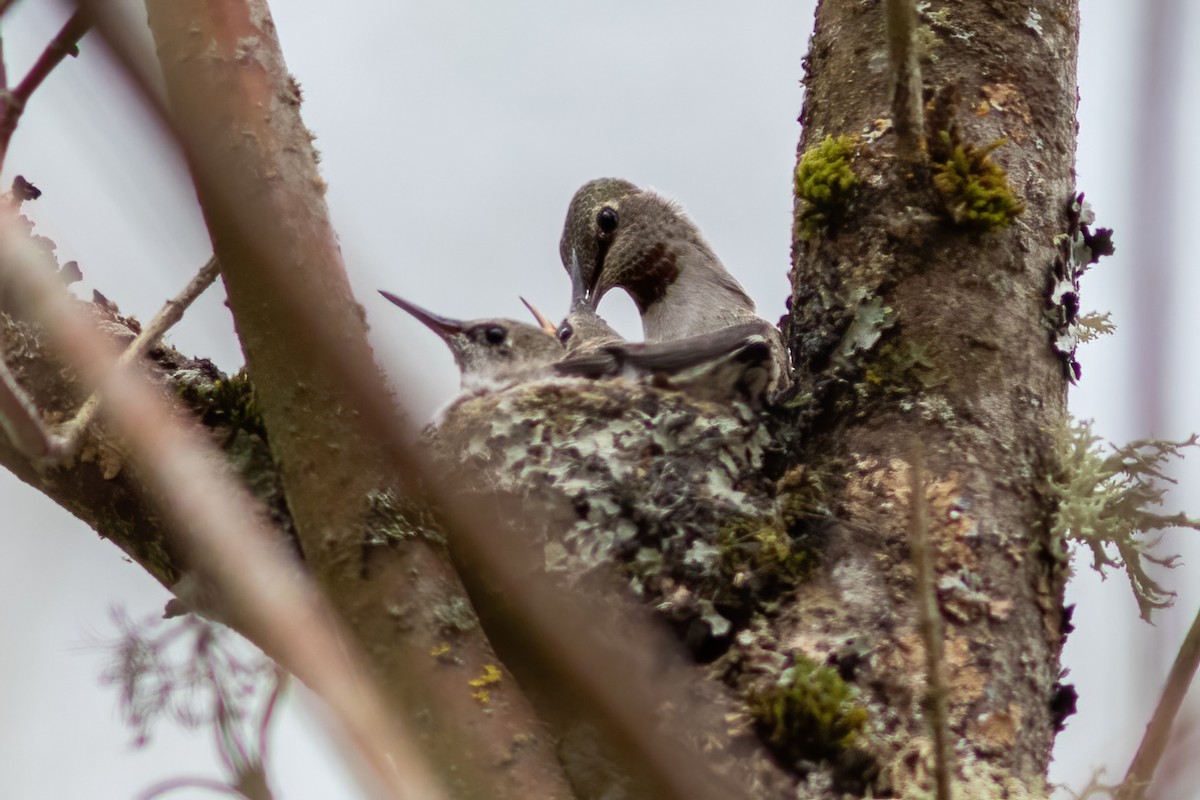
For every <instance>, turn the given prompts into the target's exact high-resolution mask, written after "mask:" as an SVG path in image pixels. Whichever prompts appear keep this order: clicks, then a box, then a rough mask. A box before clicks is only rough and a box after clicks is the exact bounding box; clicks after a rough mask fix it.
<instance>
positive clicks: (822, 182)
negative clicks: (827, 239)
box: [795, 136, 858, 240]
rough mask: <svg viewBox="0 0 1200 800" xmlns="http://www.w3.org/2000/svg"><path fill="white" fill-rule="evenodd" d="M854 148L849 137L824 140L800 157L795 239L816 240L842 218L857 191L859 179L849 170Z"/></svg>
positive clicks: (797, 178) (797, 179) (853, 140)
mask: <svg viewBox="0 0 1200 800" xmlns="http://www.w3.org/2000/svg"><path fill="white" fill-rule="evenodd" d="M855 144H856V139H855V138H854V137H852V136H838V137H836V138H834V137H833V136H826V137H825V141H823V142H821V143H820V144H819V145H817V146H815V147H810V148H809V149H808V150H807V151H806V152H805V153H804V155H803V156H801V157H800V163H799V164H798V165H797V166H796V175H795V191H796V197H798V198H799V199H800V200H802V201H803V202H804V205H803V208H801V209H800V211H799V213H798V214H797V217H796V235H797V237H798V238H800V239H804V240H808V239H813V238H816V236H817V235H818V234H819V233H820V232H821V231H822V230H823V229H828V228H833V227H836V226H837V225H839V224H840V223H841V221H842V220H843V219H844V218H845V216H846V212H847V211H848V210H849V207H850V203H851V201H852V200H853V199H854V195H855V193H856V192H857V189H858V177H857V176H856V175H855V174H854V170H853V169H852V168H851V166H850V163H851V159H852V158H853V156H854V146H855Z"/></svg>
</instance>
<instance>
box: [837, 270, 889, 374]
mask: <svg viewBox="0 0 1200 800" xmlns="http://www.w3.org/2000/svg"><path fill="white" fill-rule="evenodd" d="M847 305H848V306H850V305H852V306H854V319H853V320H851V322H850V327H848V328H847V329H846V332H845V333H844V334H842V339H841V341H840V342H838V346H837V349H836V350H834V352H833V356H832V358H833V361H834V363H835V364H837V365H838V366H840V367H843V368H850V367H853V366H855V361H856V357H857V356H858V354H859V353H866V352H869V351H870V350H871V348H873V347H874V346H875V344H876V343H877V342H878V341H879V337H880V336H882V335H883V333H884V331H886V330H887V329H888V328H891V327H892V326H893V325H894V324H895V314H894V313H893V312H892V309H891V307H890V306H885V305H884V304H883V300H881V299H880V298H879V297H878V296H876V295H872V296H868V294H867V291H866V290H865V289H856V290H855V291H853V292H852V293H851V295H850V298H849V301H848V302H847Z"/></svg>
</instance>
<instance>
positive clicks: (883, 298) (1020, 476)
mask: <svg viewBox="0 0 1200 800" xmlns="http://www.w3.org/2000/svg"><path fill="white" fill-rule="evenodd" d="M921 22H922V26H921V28H920V31H919V36H920V38H921V41H922V42H923V45H924V47H925V53H924V58H923V64H922V68H923V71H924V86H925V92H926V98H927V100H928V101H929V103H928V108H929V110H930V114H929V120H928V126H927V131H926V135H927V137H928V138H927V141H929V142H930V160H929V162H927V164H926V166H924V167H921V166H917V167H915V168H914V167H912V166H911V165H910V164H906V163H903V162H902V161H901V160H899V159H897V158H896V157H895V153H894V150H893V148H894V142H893V136H892V135H891V133H890V132H886V126H885V125H880V124H879V123H878V121H879V120H881V119H886V118H887V116H888V114H889V98H890V90H889V80H890V75H889V72H888V70H887V63H888V62H887V58H886V55H887V53H886V49H885V45H884V36H883V26H884V20H883V15H882V9H881V8H880V6H879V4H875V3H863V2H854V1H852V0H825V2H822V3H821V4H820V6H819V8H818V11H817V25H816V32H815V34H814V37H813V41H812V49H811V52H810V54H809V59H808V75H807V79H806V82H805V85H806V87H807V95H806V100H805V107H804V111H803V115H802V122H803V128H804V135H803V138H802V140H801V144H800V148H799V151H800V154H801V156H803V154H804V153H805V152H807V151H809V150H810V149H811V148H815V147H816V146H817V145H819V144H820V143H821V142H822V140H823V139H824V138H825V137H826V136H829V135H834V136H837V135H852V136H857V138H856V139H855V141H854V144H853V150H854V156H853V158H852V159H851V166H852V169H853V171H854V174H855V176H856V177H857V186H858V192H857V195H856V196H855V197H854V198H853V200H852V201H851V202H850V203H849V204H848V205H847V206H846V207H845V208H844V209H842V210H841V211H842V216H841V217H840V218H838V219H836V220H835V221H834V222H833V223H832V224H829V225H827V226H825V227H824V228H823V229H821V230H819V231H815V230H814V229H813V228H811V227H809V228H807V229H805V227H804V226H803V225H801V224H798V226H797V236H796V239H795V248H794V268H795V271H794V274H793V286H794V295H793V298H792V306H791V310H792V319H791V324H790V328H789V336H790V341H791V345H792V347H793V352H794V353H795V355H796V358H797V362H798V364H800V365H802V366H803V367H805V368H806V369H807V370H808V371H810V372H811V373H812V374H813V375H814V376H815V377H814V378H813V380H812V384H811V388H812V390H813V391H814V393H815V398H816V403H815V408H813V409H810V412H811V413H813V414H814V415H815V417H816V422H815V423H814V424H810V425H809V426H808V427H807V428H806V429H805V431H804V436H805V437H806V438H807V441H806V442H805V443H804V447H803V453H804V455H802V456H801V461H803V462H805V463H807V464H808V465H809V468H810V469H811V468H817V469H823V470H825V471H827V472H829V473H832V474H835V475H837V477H838V478H839V480H838V481H837V482H836V484H835V486H836V488H835V489H834V490H833V491H832V492H831V493H830V495H829V496H828V497H827V499H826V502H827V504H828V506H829V507H830V508H831V509H832V519H831V521H830V523H829V526H828V536H829V541H830V547H829V550H828V551H827V552H826V553H825V556H824V562H823V565H822V569H821V579H819V580H816V581H814V582H813V583H811V584H810V585H809V586H807V587H805V588H803V589H802V590H801V592H800V595H799V597H798V598H797V601H796V603H795V605H794V608H793V616H794V619H793V620H792V622H791V623H790V625H788V626H785V627H784V628H782V629H781V630H780V631H779V633H780V638H781V640H782V641H785V642H792V643H793V644H792V646H793V647H796V648H798V649H800V650H801V651H803V652H806V653H807V654H809V655H810V656H811V657H813V658H817V659H821V660H824V659H831V660H833V661H835V662H839V663H840V662H841V661H843V660H844V659H848V658H849V659H851V660H852V661H853V662H854V667H853V668H850V669H849V671H850V672H852V673H853V682H854V683H855V684H856V685H857V686H859V687H860V688H861V689H862V690H863V691H865V692H866V693H867V696H868V697H869V698H870V705H869V707H870V709H871V711H872V714H873V716H874V717H875V719H876V721H877V722H878V723H882V727H881V729H879V730H877V731H876V735H877V736H879V738H878V739H877V740H876V741H875V742H873V743H872V745H873V748H878V751H877V752H878V755H879V756H881V757H882V761H881V763H880V766H881V767H883V768H884V769H885V770H886V772H887V773H888V774H887V775H886V776H885V777H886V778H887V782H889V783H891V784H893V785H895V786H896V787H897V788H900V789H903V788H904V787H905V786H906V785H909V784H910V783H911V782H912V781H914V780H916V779H917V778H916V776H917V775H918V774H919V773H920V772H921V771H922V770H923V769H927V768H928V765H927V764H918V763H916V761H915V760H913V759H912V755H913V754H914V753H919V752H920V750H921V749H922V747H923V745H920V744H919V743H922V742H924V741H926V740H927V739H928V732H927V729H926V728H925V722H924V720H923V714H922V712H921V702H920V701H921V697H922V694H923V691H924V679H923V668H922V663H923V658H924V655H923V652H924V646H923V644H922V641H921V639H920V637H919V636H918V635H917V629H916V611H915V602H914V598H915V590H914V586H913V571H912V567H911V563H910V558H909V547H908V543H907V537H906V531H905V526H906V521H907V517H908V514H909V505H910V498H909V496H908V495H909V489H908V487H909V483H910V482H909V479H908V477H907V475H906V472H907V470H908V469H909V467H908V461H909V458H910V454H911V452H912V447H913V443H914V442H919V443H920V446H921V448H922V449H923V450H924V452H925V457H926V462H927V465H928V470H929V474H928V476H927V483H928V486H929V490H928V493H927V502H928V503H929V508H930V514H931V516H930V519H931V530H930V536H931V539H932V547H933V554H934V567H935V581H936V584H937V587H938V591H939V599H940V603H941V613H942V617H943V619H944V621H945V623H946V631H945V645H946V659H947V663H946V668H947V673H948V675H949V676H950V686H949V696H948V704H949V720H950V728H951V730H952V733H953V736H954V741H955V742H956V747H955V751H956V758H957V759H958V760H959V762H960V766H959V775H958V777H959V780H963V781H966V782H967V783H968V785H971V786H974V785H977V784H976V783H975V781H977V780H994V781H995V782H996V783H998V784H1001V785H1010V783H1011V782H1012V781H1013V780H1014V779H1015V782H1016V783H1017V784H1018V785H1021V786H1023V787H1025V788H1026V789H1027V790H1037V789H1038V788H1039V787H1040V786H1041V784H1042V781H1043V780H1044V776H1045V774H1046V769H1047V765H1048V762H1049V755H1050V749H1051V745H1052V743H1053V739H1054V734H1055V726H1056V723H1057V722H1058V720H1057V719H1055V717H1054V714H1053V713H1052V710H1051V703H1052V700H1053V699H1054V697H1055V692H1056V689H1057V685H1056V682H1057V679H1058V677H1059V651H1060V647H1061V640H1062V636H1063V634H1064V631H1063V627H1064V625H1063V609H1062V589H1063V581H1064V577H1065V576H1064V572H1063V570H1062V567H1061V565H1060V564H1059V563H1058V562H1057V561H1056V559H1055V557H1054V556H1053V555H1052V548H1051V543H1050V541H1049V536H1048V527H1047V520H1048V518H1049V515H1050V513H1051V512H1052V510H1053V509H1052V506H1051V501H1050V500H1049V499H1048V498H1047V497H1046V496H1045V494H1044V484H1043V477H1042V476H1045V475H1046V474H1048V470H1050V469H1052V466H1053V455H1052V446H1051V442H1050V440H1049V438H1048V433H1047V432H1048V430H1050V429H1052V428H1055V427H1061V426H1062V425H1063V423H1064V415H1065V400H1066V380H1065V376H1064V364H1063V362H1062V360H1061V359H1060V357H1059V355H1058V354H1057V353H1056V352H1055V351H1054V349H1053V348H1052V346H1051V331H1050V328H1049V327H1048V325H1047V323H1046V322H1045V319H1046V314H1047V311H1048V309H1049V305H1048V303H1049V300H1048V292H1049V287H1050V286H1051V284H1052V282H1053V265H1054V262H1055V259H1056V255H1057V253H1056V249H1055V247H1056V245H1055V236H1056V234H1060V233H1064V232H1065V231H1066V230H1067V227H1068V220H1067V216H1066V212H1067V208H1068V205H1069V202H1070V200H1071V198H1072V195H1073V191H1074V184H1073V171H1072V169H1073V159H1074V136H1075V116H1074V115H1075V102H1076V95H1075V61H1076V43H1077V33H1078V27H1077V10H1076V8H1075V7H1074V5H1073V4H1067V5H1063V4H1048V3H1035V4H1033V5H1032V6H1031V5H1030V4H1028V3H1025V4H1022V3H1013V2H995V1H989V2H970V3H953V4H944V6H942V7H939V8H936V9H934V8H929V9H927V10H926V11H925V13H924V15H923V18H922V20H921ZM952 127H956V128H957V133H956V136H957V137H958V139H959V140H961V141H962V142H966V143H970V144H973V145H974V146H976V147H986V146H987V145H989V143H992V142H993V141H995V140H999V139H1007V140H1008V143H1007V144H1005V145H1003V146H1001V147H999V148H998V149H997V150H995V151H994V152H993V153H992V154H991V157H992V158H993V159H994V160H995V161H996V162H998V163H999V164H1000V165H1001V166H1003V168H1004V169H1005V170H1006V171H1007V178H1008V185H1009V186H1010V187H1011V188H1012V190H1013V191H1014V193H1015V194H1016V195H1017V196H1018V198H1019V199H1020V200H1021V201H1023V202H1024V204H1025V212H1024V214H1023V215H1021V216H1019V217H1018V218H1017V219H1016V220H1015V222H1014V223H1013V224H1012V225H1010V226H1008V227H1004V228H1001V229H997V230H982V229H980V228H979V227H971V226H969V225H965V224H956V223H955V222H954V221H953V220H952V219H951V215H950V214H948V213H947V209H946V201H945V198H944V197H943V196H942V195H941V194H939V192H938V190H937V189H936V188H935V186H934V183H933V181H932V173H934V172H936V161H937V159H938V157H939V156H941V155H944V154H943V153H940V152H939V148H941V147H943V146H944V143H945V140H944V139H942V131H948V130H949V129H951V128H952ZM881 130H883V131H884V132H883V133H882V135H878V134H879V132H880V131H881ZM806 208H807V204H806V203H805V201H804V200H801V199H798V201H797V215H798V219H800V220H803V219H804V215H805V214H806ZM808 213H811V212H808ZM864 325H865V326H867V327H868V328H872V330H871V333H873V334H874V335H878V336H879V338H878V340H877V341H874V343H873V344H870V345H869V346H864V347H858V346H857V342H862V341H868V340H870V337H869V336H868V337H867V339H866V340H863V339H861V338H859V339H858V340H857V341H852V340H854V339H855V337H862V335H863V332H864ZM821 465H824V466H823V467H822V466H821ZM906 759H907V760H906ZM917 760H919V759H917Z"/></svg>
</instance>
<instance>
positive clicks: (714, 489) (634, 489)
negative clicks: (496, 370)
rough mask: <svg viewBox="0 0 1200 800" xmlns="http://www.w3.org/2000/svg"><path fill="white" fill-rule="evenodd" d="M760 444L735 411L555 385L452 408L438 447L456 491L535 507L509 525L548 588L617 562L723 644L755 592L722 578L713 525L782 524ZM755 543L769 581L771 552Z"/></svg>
mask: <svg viewBox="0 0 1200 800" xmlns="http://www.w3.org/2000/svg"><path fill="white" fill-rule="evenodd" d="M769 442H770V436H769V433H768V432H767V430H766V429H765V427H764V426H763V425H762V424H761V421H760V418H759V416H758V414H757V412H755V411H753V410H751V409H750V408H749V407H747V406H745V405H742V404H737V403H735V404H732V405H718V404H713V403H707V402H703V401H698V400H696V399H694V398H691V397H689V396H688V395H686V394H682V393H678V392H672V391H667V390H660V389H657V388H653V387H647V386H641V385H636V384H630V383H625V382H616V381H612V382H582V381H581V382H573V381H562V380H553V381H546V382H535V383H529V384H524V385H522V386H519V387H515V388H513V389H511V390H508V391H505V392H500V393H497V394H494V395H487V396H482V397H478V398H471V399H468V400H465V401H464V402H462V403H460V404H457V405H456V406H454V407H452V408H451V409H450V410H448V412H447V414H446V416H445V418H444V421H443V424H442V426H441V428H440V429H439V431H438V432H437V434H436V440H435V442H434V443H435V453H436V454H437V457H438V458H439V460H443V462H444V465H445V466H446V467H447V468H448V469H450V470H452V472H453V474H454V475H455V479H456V480H460V485H461V486H462V488H463V490H464V491H465V492H467V493H469V494H474V493H479V494H490V495H492V496H494V497H497V498H498V499H500V501H501V504H500V507H501V508H502V509H504V508H508V507H509V506H510V505H511V506H512V507H513V508H514V511H515V510H516V506H518V505H526V506H531V507H535V508H537V509H538V514H537V515H536V519H534V520H531V519H529V518H528V516H526V515H519V514H516V513H514V515H513V516H514V520H515V519H517V518H521V519H522V521H521V522H520V528H519V529H520V531H521V532H522V533H523V534H524V535H526V536H528V537H529V539H530V543H531V544H533V545H535V546H536V545H537V544H540V545H541V547H542V552H543V555H544V563H543V565H542V566H543V567H544V569H545V570H546V571H547V572H549V573H551V574H552V575H553V576H554V577H555V579H556V580H559V581H561V582H562V583H563V584H564V585H566V586H569V587H574V586H577V585H580V584H581V583H584V582H586V581H589V580H595V579H596V577H597V576H598V575H603V574H604V572H605V571H606V570H608V569H609V568H611V567H616V568H617V570H618V572H619V573H620V574H622V575H624V576H625V578H626V579H627V580H628V581H629V585H630V586H631V588H632V589H633V590H634V591H635V592H636V593H637V594H638V596H639V597H641V598H642V599H643V600H644V601H646V602H647V603H648V604H651V605H653V607H655V608H657V609H658V610H659V612H660V613H661V614H663V615H664V616H666V617H667V618H668V619H669V620H670V621H671V622H673V623H675V624H678V625H681V626H685V627H686V626H690V625H691V624H692V623H693V622H696V621H699V622H701V623H703V625H704V627H705V628H706V629H707V630H708V631H709V634H708V636H710V637H717V638H722V637H724V636H726V635H727V634H728V633H730V631H731V625H732V624H733V623H734V621H735V620H736V619H739V618H743V617H744V616H745V615H744V613H743V611H744V609H745V607H746V604H747V603H748V602H752V598H753V592H752V588H753V587H752V586H749V585H747V586H745V587H739V586H735V585H733V581H731V579H730V574H729V571H728V569H727V565H726V564H725V562H724V561H723V557H722V550H721V544H722V531H723V530H725V531H728V530H729V529H730V528H731V526H735V525H737V524H738V523H739V522H742V521H747V520H753V521H755V524H759V523H761V526H770V525H772V524H775V525H777V526H778V525H779V523H778V522H772V521H775V520H778V518H779V517H778V512H777V510H776V506H775V501H774V498H773V497H772V494H771V492H770V487H769V485H768V484H767V482H766V481H764V480H762V479H761V470H762V463H763V452H764V449H765V448H766V446H767V445H768V443H769ZM506 498H507V499H506ZM784 535H785V534H784ZM775 544H776V545H778V544H779V543H778V542H776V543H775ZM746 547H747V549H750V545H749V544H748V543H747V545H746ZM759 548H760V549H761V550H762V551H763V553H762V559H763V565H760V567H759V569H761V570H762V572H761V574H762V575H765V574H766V573H767V570H766V567H765V562H766V561H768V560H770V558H769V556H767V555H766V554H765V551H766V550H769V549H771V548H769V547H768V546H767V545H764V544H760V545H759ZM755 574H760V573H755ZM751 577H753V576H751ZM748 583H750V584H753V585H755V586H756V585H757V581H749V582H748Z"/></svg>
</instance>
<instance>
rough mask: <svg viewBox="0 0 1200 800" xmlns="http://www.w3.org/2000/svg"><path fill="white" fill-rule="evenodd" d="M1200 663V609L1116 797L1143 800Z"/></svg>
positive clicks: (1184, 639) (1127, 799)
mask: <svg viewBox="0 0 1200 800" xmlns="http://www.w3.org/2000/svg"><path fill="white" fill-rule="evenodd" d="M1198 665H1200V611H1198V612H1196V618H1195V619H1194V620H1192V627H1191V628H1190V629H1189V630H1188V632H1187V636H1185V637H1184V638H1183V644H1181V645H1180V646H1179V652H1178V653H1176V654H1175V663H1174V664H1172V665H1171V672H1170V674H1169V675H1167V684H1166V686H1164V687H1163V693H1162V697H1161V698H1159V701H1158V707H1157V708H1155V709H1154V716H1153V717H1152V718H1151V719H1150V724H1149V725H1147V726H1146V733H1145V735H1144V736H1143V737H1142V743H1141V745H1139V746H1138V751H1137V755H1135V756H1134V757H1133V763H1131V764H1130V765H1129V771H1128V772H1126V773H1125V780H1124V781H1122V782H1121V788H1120V789H1118V790H1117V794H1116V800H1140V798H1141V797H1142V796H1143V795H1144V794H1145V792H1146V788H1147V787H1148V786H1149V785H1150V781H1151V780H1153V778H1154V772H1155V770H1157V769H1158V764H1159V762H1160V761H1161V760H1162V757H1163V752H1164V751H1165V750H1166V749H1167V744H1168V743H1169V741H1170V735H1171V728H1172V726H1173V725H1174V723H1175V717H1176V715H1177V714H1179V709H1180V708H1181V707H1182V706H1183V698H1184V697H1185V696H1186V695H1187V691H1188V687H1190V686H1191V684H1192V679H1193V678H1195V677H1196V667H1197V666H1198Z"/></svg>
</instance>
